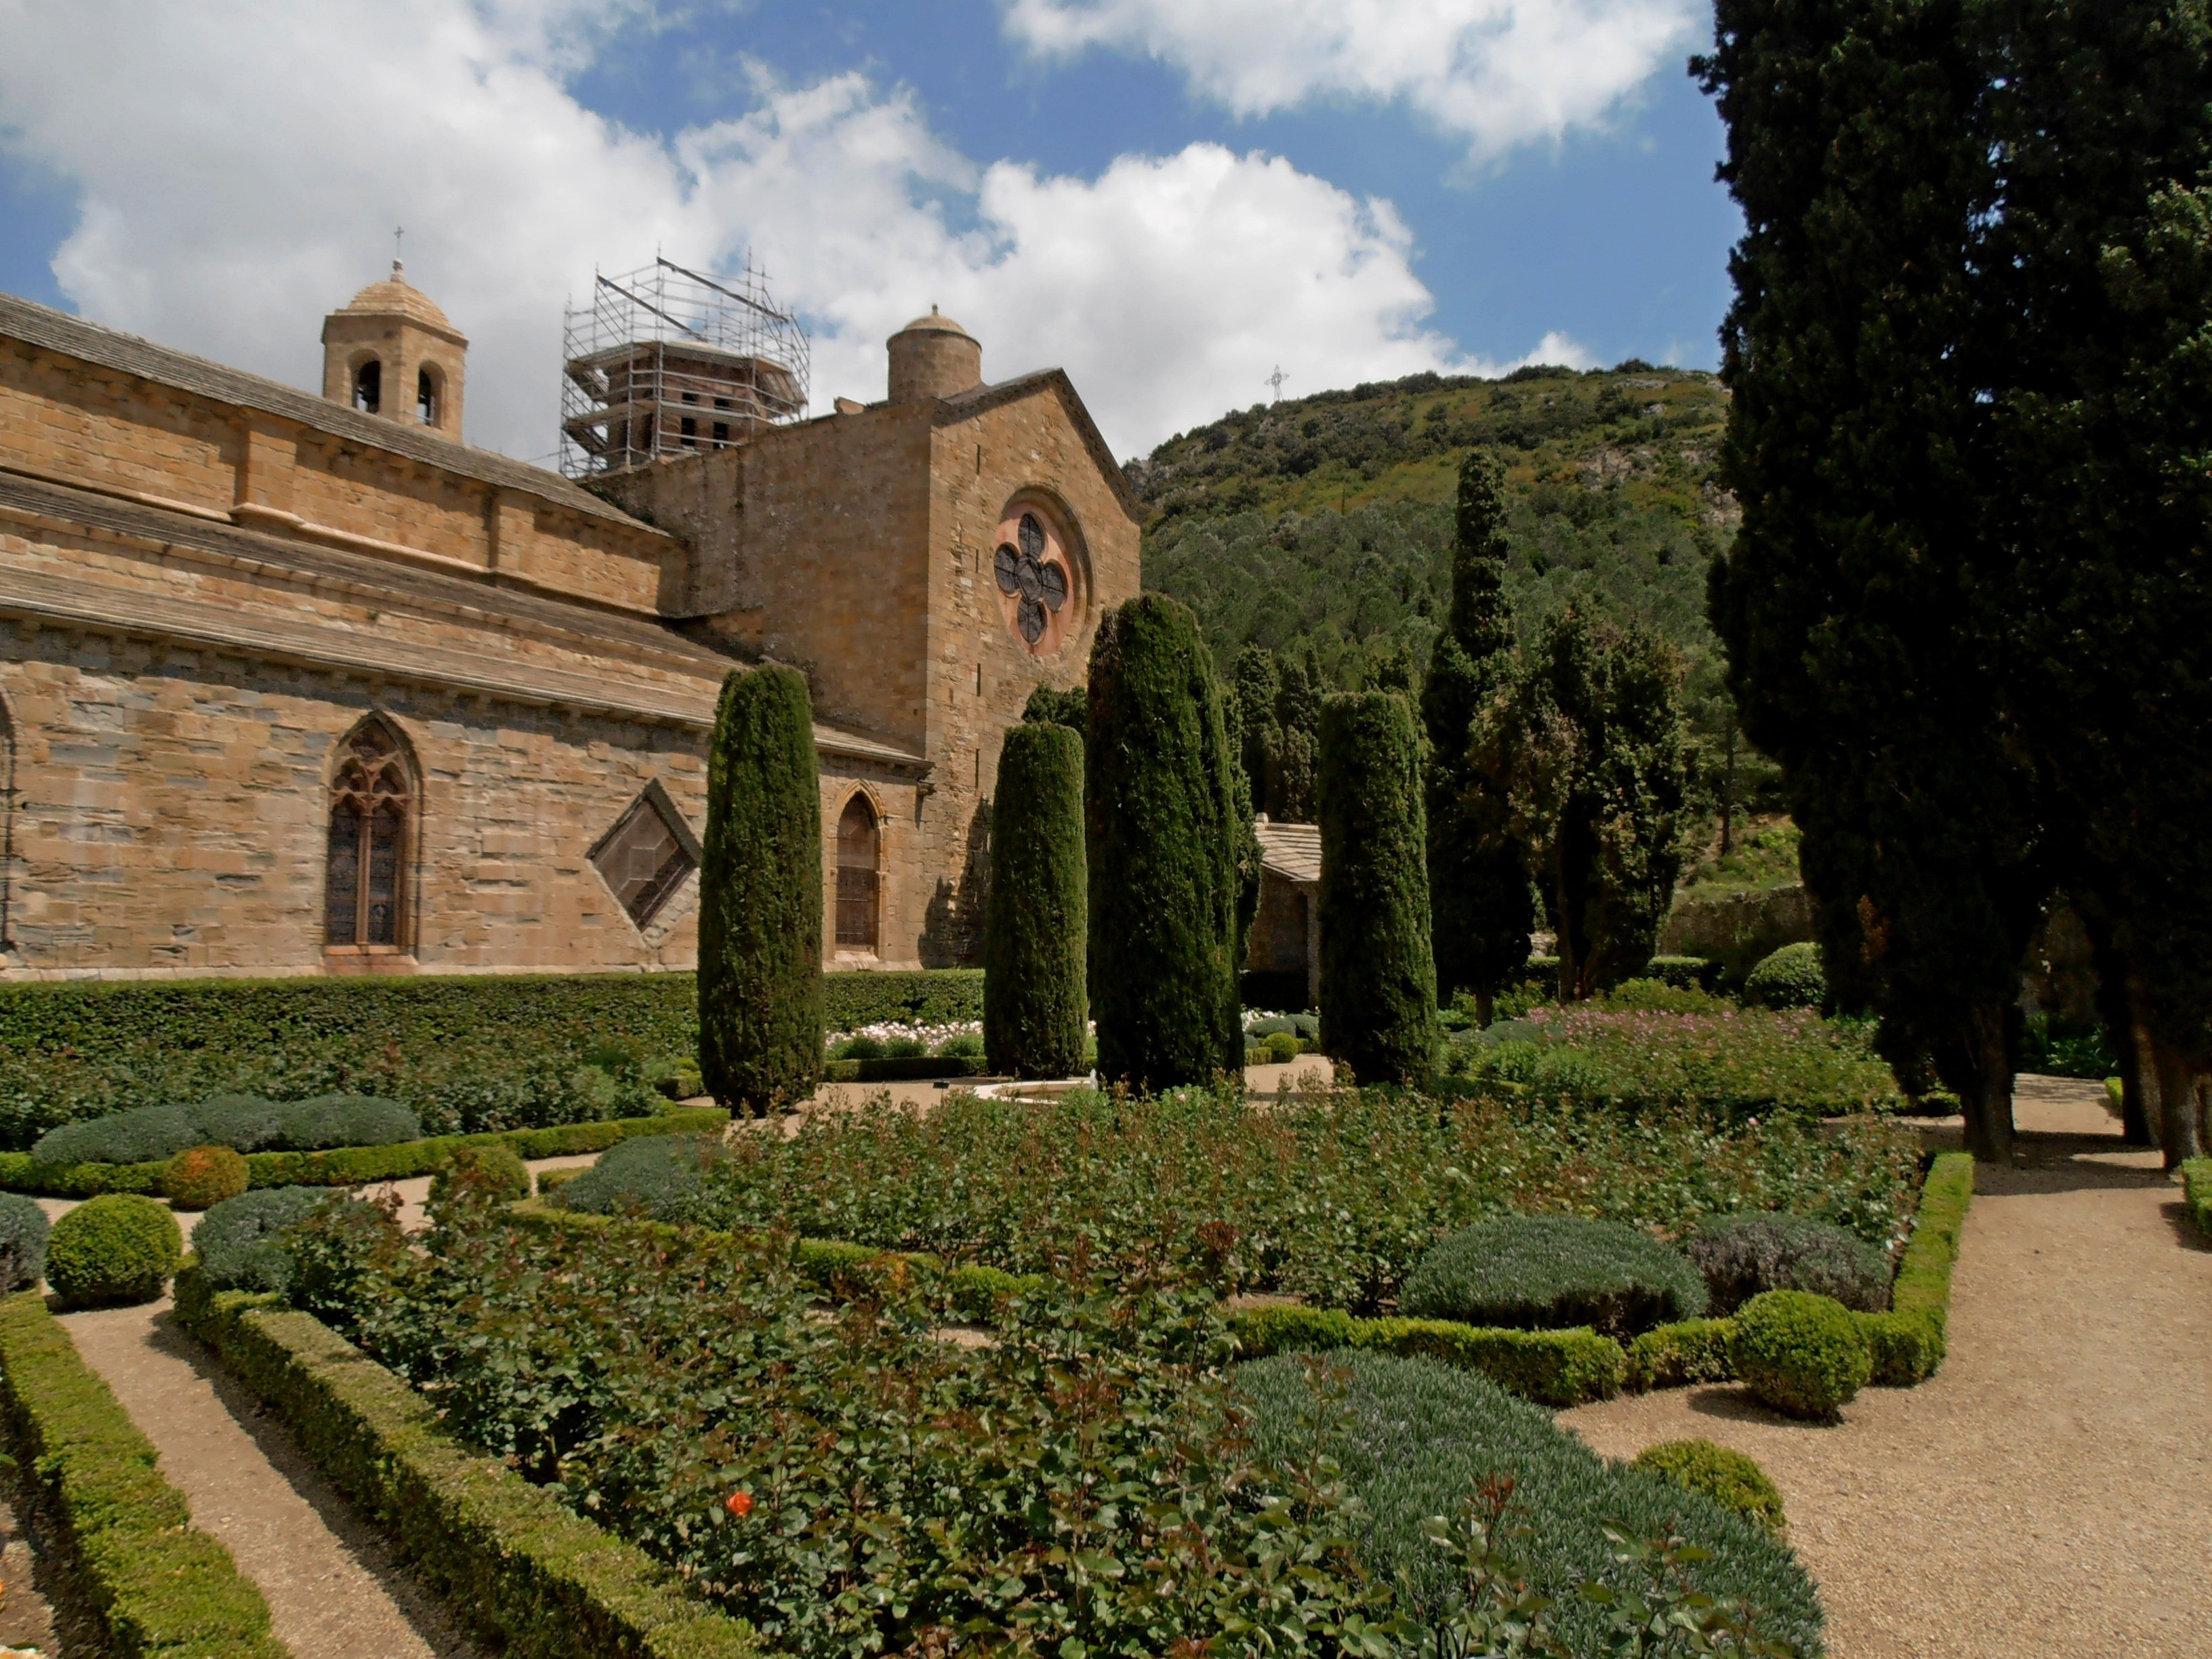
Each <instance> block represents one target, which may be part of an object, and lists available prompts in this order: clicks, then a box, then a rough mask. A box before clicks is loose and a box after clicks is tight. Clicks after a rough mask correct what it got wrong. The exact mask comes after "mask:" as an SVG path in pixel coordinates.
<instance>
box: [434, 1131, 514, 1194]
mask: <svg viewBox="0 0 2212 1659" xmlns="http://www.w3.org/2000/svg"><path fill="white" fill-rule="evenodd" d="M464 1191H468V1192H473V1193H477V1194H482V1195H483V1196H484V1197H485V1198H487V1199H490V1200H513V1199H518V1198H527V1197H529V1196H530V1170H529V1166H528V1165H526V1164H524V1163H523V1161H522V1159H521V1158H520V1155H518V1154H517V1153H516V1152H515V1150H514V1148H513V1147H512V1146H508V1145H507V1144H506V1143H505V1142H504V1141H497V1140H495V1141H492V1142H489V1144H486V1145H483V1146H456V1147H455V1148H454V1149H453V1156H452V1157H451V1158H447V1160H446V1166H445V1168H443V1169H442V1170H439V1171H438V1173H437V1174H436V1175H435V1176H431V1177H430V1199H429V1201H430V1202H431V1203H432V1204H450V1203H452V1202H453V1200H454V1199H455V1198H456V1197H457V1196H458V1195H459V1194H461V1193H462V1192H464Z"/></svg>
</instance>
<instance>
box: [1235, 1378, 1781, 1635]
mask: <svg viewBox="0 0 2212 1659" xmlns="http://www.w3.org/2000/svg"><path fill="white" fill-rule="evenodd" d="M1236 1379H1237V1388H1238V1389H1239V1390H1240V1391H1241V1392H1242V1393H1243V1395H1245V1397H1246V1398H1247V1399H1248V1400H1249V1401H1250V1402H1251V1404H1252V1407H1253V1412H1254V1416H1255V1422H1254V1425H1253V1429H1252V1434H1253V1439H1254V1443H1255V1445H1256V1447H1257V1448H1258V1449H1259V1451H1260V1452H1261V1455H1263V1456H1265V1457H1268V1458H1273V1459H1281V1460H1284V1461H1289V1460H1291V1459H1295V1458H1302V1457H1306V1456H1310V1455H1311V1453H1312V1449H1313V1448H1314V1444H1315V1442H1316V1437H1319V1438H1320V1440H1321V1442H1322V1449H1323V1450H1325V1451H1326V1452H1327V1453H1328V1455H1330V1456H1331V1457H1332V1458H1333V1459H1334V1461H1335V1462H1336V1464H1337V1466H1338V1468H1339V1469H1340V1471H1341V1473H1342V1478H1343V1480H1344V1481H1345V1483H1346V1486H1347V1487H1348V1488H1349V1492H1350V1495H1351V1496H1352V1498H1356V1499H1358V1510H1355V1511H1354V1512H1353V1514H1352V1516H1351V1517H1350V1519H1351V1524H1352V1528H1353V1535H1354V1538H1355V1541H1356V1542H1357V1543H1358V1549H1359V1555H1360V1559H1361V1560H1362V1562H1363V1564H1364V1566H1365V1567H1366V1570H1367V1571H1368V1572H1369V1573H1370V1574H1371V1575H1372V1576H1373V1577H1376V1578H1377V1579H1380V1580H1382V1581H1383V1582H1384V1583H1392V1582H1394V1581H1395V1582H1396V1583H1398V1584H1399V1586H1400V1587H1401V1596H1402V1597H1403V1600H1402V1601H1401V1610H1402V1611H1404V1612H1407V1613H1410V1614H1412V1615H1413V1617H1414V1618H1416V1619H1425V1620H1437V1619H1440V1618H1441V1615H1442V1613H1443V1611H1444V1609H1445V1608H1446V1607H1449V1605H1450V1603H1451V1601H1452V1600H1453V1599H1454V1597H1455V1595H1458V1594H1460V1593H1462V1592H1463V1590H1464V1588H1465V1579H1464V1568H1463V1565H1462V1562H1461V1561H1460V1560H1459V1559H1457V1558H1456V1557H1455V1556H1454V1555H1453V1554H1451V1553H1447V1552H1444V1551H1442V1550H1439V1549H1437V1547H1436V1546H1435V1544H1434V1543H1432V1542H1431V1539H1430V1534H1429V1532H1428V1529H1427V1528H1426V1527H1425V1524H1424V1523H1425V1522H1428V1521H1429V1520H1430V1518H1431V1517H1432V1516H1441V1517H1444V1518H1445V1519H1447V1520H1449V1519H1450V1518H1452V1517H1455V1516H1459V1515H1461V1514H1462V1512H1463V1508H1464V1506H1465V1504H1467V1502H1468V1498H1469V1497H1470V1495H1471V1494H1474V1493H1475V1492H1479V1491H1480V1490H1481V1488H1482V1487H1483V1486H1484V1484H1485V1482H1486V1480H1491V1479H1492V1478H1493V1477H1503V1478H1504V1479H1505V1480H1510V1482H1511V1483H1512V1486H1511V1493H1510V1504H1509V1506H1508V1510H1507V1513H1506V1515H1505V1516H1504V1522H1505V1524H1506V1525H1507V1527H1509V1528H1510V1527H1512V1526H1514V1525H1516V1523H1517V1524H1518V1525H1520V1526H1522V1527H1526V1528H1528V1534H1527V1535H1526V1536H1525V1537H1523V1538H1522V1539H1521V1540H1519V1541H1517V1542H1516V1548H1517V1549H1518V1550H1520V1551H1521V1552H1522V1556H1523V1561H1522V1565H1523V1566H1524V1567H1525V1569H1526V1571H1527V1577H1528V1586H1529V1588H1530V1589H1533V1590H1534V1592H1536V1594H1538V1595H1541V1596H1543V1597H1545V1598H1546V1599H1547V1600H1548V1601H1552V1602H1553V1604H1554V1605H1553V1611H1552V1613H1551V1615H1550V1616H1551V1618H1552V1619H1553V1621H1554V1624H1555V1634H1556V1635H1557V1637H1558V1638H1559V1640H1560V1642H1561V1643H1562V1644H1563V1646H1564V1649H1565V1651H1567V1652H1570V1653H1574V1654H1600V1653H1613V1652H1618V1651H1634V1650H1633V1649H1629V1650H1622V1649H1620V1648H1618V1647H1616V1646H1615V1645H1614V1639H1613V1625H1612V1617H1611V1613H1610V1612H1609V1611H1608V1610H1607V1608H1606V1607H1603V1606H1601V1605H1600V1604H1598V1603H1596V1602H1594V1601H1591V1600H1589V1598H1587V1597H1585V1596H1583V1595H1581V1594H1580V1587H1581V1586H1582V1585H1583V1584H1585V1583H1600V1584H1604V1585H1607V1586H1609V1587H1612V1588H1613V1589H1616V1590H1626V1589H1638V1588H1641V1586H1640V1585H1639V1584H1638V1581H1637V1580H1636V1578H1635V1577H1633V1575H1634V1573H1635V1571H1636V1568H1635V1566H1634V1565H1633V1564H1632V1563H1631V1562H1627V1561H1624V1560H1623V1559H1621V1555H1622V1552H1621V1550H1620V1547H1619V1546H1618V1545H1617V1544H1616V1543H1615V1542H1614V1541H1613V1539H1611V1538H1610V1537H1608V1536H1607V1531H1606V1528H1607V1526H1608V1525H1613V1526H1619V1527H1620V1528H1624V1529H1625V1530H1626V1531H1627V1532H1628V1533H1630V1534H1631V1535H1632V1536H1636V1537H1644V1536H1648V1535H1650V1534H1655V1533H1660V1532H1664V1531H1668V1530H1670V1529H1671V1530H1672V1531H1674V1532H1675V1533H1677V1534H1680V1536H1681V1537H1682V1538H1684V1539H1685V1540H1686V1541H1688V1542H1689V1543H1690V1544H1691V1545H1692V1546H1694V1547H1697V1548H1699V1549H1701V1550H1704V1551H1707V1552H1710V1559H1705V1560H1700V1561H1696V1562H1693V1563H1692V1564H1689V1565H1688V1566H1687V1568H1686V1571H1687V1573H1688V1576H1689V1577H1690V1579H1691V1582H1692V1583H1693V1584H1694V1585H1695V1586H1696V1587H1697V1588H1698V1589H1701V1590H1704V1591H1705V1592H1707V1593H1709V1594H1711V1595H1717V1596H1735V1597H1740V1598H1741V1599H1743V1600H1745V1601H1749V1602H1751V1603H1753V1605H1755V1606H1757V1607H1759V1608H1761V1609H1763V1613H1764V1616H1763V1619H1762V1621H1761V1624H1760V1629H1761V1631H1762V1632H1764V1633H1765V1634H1766V1635H1767V1636H1769V1637H1773V1638H1780V1639H1783V1640H1785V1641H1789V1642H1791V1643H1794V1644H1797V1645H1798V1647H1799V1648H1800V1649H1801V1650H1806V1651H1811V1650H1814V1649H1815V1648H1816V1647H1817V1644H1818V1642H1819V1638H1820V1624H1821V1613H1820V1602H1819V1601H1818V1599H1817V1597H1816V1596H1815V1595H1814V1589H1813V1586H1812V1583H1811V1582H1810V1581H1809V1580H1808V1578H1807V1577H1806V1575H1805V1571H1804V1569H1803V1568H1802V1567H1801V1566H1800V1565H1798V1563H1797V1561H1796V1558H1795V1557H1794V1556H1792V1555H1791V1554H1790V1552H1789V1550H1788V1549H1787V1548H1785V1547H1784V1546H1783V1545H1781V1544H1780V1543H1778V1541H1776V1540H1775V1538H1774V1537H1773V1535H1772V1534H1771V1533H1769V1532H1768V1531H1767V1530H1766V1528H1764V1527H1762V1526H1760V1525H1759V1524H1758V1523H1757V1522H1753V1521H1752V1520H1749V1519H1747V1517H1746V1516H1741V1515H1739V1514H1735V1513H1734V1512H1732V1511H1730V1510H1727V1509H1724V1508H1723V1507H1722V1506H1721V1505H1720V1504H1716V1503H1714V1502H1713V1501H1712V1500H1711V1498H1707V1497H1705V1495H1704V1494H1702V1493H1699V1492H1686V1491H1684V1490H1683V1489H1682V1488H1681V1487H1680V1486H1677V1485H1675V1484H1674V1483H1673V1482H1672V1481H1670V1480H1665V1479H1663V1478H1662V1477H1660V1476H1657V1475H1654V1474H1645V1473H1644V1472H1642V1471H1640V1470H1636V1469H1632V1468H1628V1467H1626V1465H1623V1464H1608V1463H1607V1462H1605V1461H1604V1460H1603V1459H1601V1458H1600V1457H1599V1456H1598V1455H1596V1454H1595V1453H1594V1452H1592V1451H1591V1450H1590V1449H1589V1448H1588V1447H1587V1446H1585V1445H1584V1444H1583V1443H1582V1441H1581V1440H1580V1439H1578V1438H1577V1437H1575V1436H1574V1435H1572V1434H1570V1433H1568V1432H1567V1431H1565V1430H1564V1429H1561V1428H1559V1426H1558V1425H1556V1424H1554V1423H1553V1420H1552V1416H1551V1413H1549V1412H1547V1411H1545V1410H1542V1409H1541V1408H1540V1407H1535V1406H1532V1405H1529V1404H1528V1403H1526V1402H1524V1401H1519V1400H1516V1399H1514V1398H1512V1397H1511V1396H1510V1395H1507V1394H1506V1393H1505V1392H1504V1390H1502V1389H1499V1388H1498V1386H1497V1385H1496V1384H1495V1383H1492V1382H1491V1381H1490V1379H1489V1378H1487V1377H1486V1376H1480V1375H1479V1374H1477V1373H1475V1372H1473V1371H1468V1370H1457V1369H1455V1368H1452V1367H1449V1366H1445V1365H1442V1364H1437V1363H1435V1362H1433V1361H1430V1360H1425V1359H1406V1358H1397V1357H1395V1356H1392V1355H1388V1354H1378V1353H1360V1352H1350V1353H1334V1354H1328V1355H1326V1356H1323V1357H1322V1358H1321V1359H1319V1360H1316V1359H1313V1358H1309V1357H1308V1356H1305V1355H1301V1354H1284V1355H1280V1356H1278V1357H1276V1358H1272V1359H1263V1360H1259V1361H1256V1362H1255V1363H1252V1364H1245V1365H1241V1366H1239V1367H1238V1368H1237V1371H1236ZM1647 1651H1658V1650H1656V1649H1655V1650H1647Z"/></svg>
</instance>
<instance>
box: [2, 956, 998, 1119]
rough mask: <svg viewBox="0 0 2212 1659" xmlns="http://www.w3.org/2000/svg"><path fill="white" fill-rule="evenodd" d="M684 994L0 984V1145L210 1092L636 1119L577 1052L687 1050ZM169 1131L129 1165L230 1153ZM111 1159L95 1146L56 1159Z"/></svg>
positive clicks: (422, 1115) (329, 984)
mask: <svg viewBox="0 0 2212 1659" xmlns="http://www.w3.org/2000/svg"><path fill="white" fill-rule="evenodd" d="M840 977H842V978H848V979H854V980H858V979H863V978H871V979H873V978H881V979H884V980H893V979H902V978H908V977H910V978H913V979H921V978H923V977H924V976H923V975H911V976H907V975H857V974H856V975H841V976H840ZM932 977H944V976H932ZM952 977H965V978H969V979H972V980H973V981H975V987H976V988H975V992H974V993H973V994H972V996H971V1001H973V1002H980V998H981V978H982V976H981V975H980V974H975V975H966V976H952ZM696 1000H697V997H696V988H695V985H694V981H693V979H692V976H691V975H689V974H665V975H664V974H571V975H542V976H541V975H515V976H508V975H467V976H459V977H447V978H441V977H438V976H435V975H424V976H419V977H417V976H409V977H404V978H398V977H394V978H385V977H376V978H364V979H353V978H339V979H283V980H234V979H218V980H178V981H136V982H89V983H87V982H58V983H51V984H40V983H29V984H20V985H8V986H0V1144H4V1145H6V1146H16V1147H21V1146H29V1145H31V1144H32V1143H33V1141H35V1140H37V1139H39V1138H40V1134H41V1133H43V1132H44V1131H46V1130H48V1129H51V1128H53V1127H57V1126H59V1125H62V1124H64V1123H73V1122H75V1121H78V1120H81V1119H104V1118H110V1117H112V1116H113V1115H115V1114H117V1113H119V1112H125V1111H133V1110H137V1109H142V1108H148V1107H161V1106H167V1105H169V1104H171V1103H175V1102H179V1101H201V1100H206V1099H209V1098H210V1097H216V1096H222V1095H244V1096H252V1097H270V1098H276V1099H281V1100H283V1101H285V1102H287V1103H289V1105H288V1106H287V1107H285V1108H283V1109H291V1108H295V1107H299V1106H302V1105H304V1104H305V1103H306V1102H307V1101H308V1100H312V1099H317V1098H320V1099H322V1100H324V1101H325V1102H326V1103H327V1102H329V1101H331V1099H333V1098H334V1097H339V1096H368V1097H382V1098H385V1099H388V1100H396V1101H398V1102H400V1103H403V1104H404V1105H405V1107H406V1108H407V1109H409V1110H410V1111H412V1112H414V1113H415V1114H416V1116H417V1117H418V1118H419V1119H420V1120H421V1123H422V1128H424V1129H428V1131H430V1132H431V1133H436V1134H453V1133H479V1132H483V1131H489V1130H501V1129H509V1128H526V1127H534V1126H539V1125H545V1124H558V1123H570V1122H576V1121H590V1120H593V1119H598V1118H604V1117H619V1116H623V1115H626V1114H635V1113H641V1112H646V1111H650V1110H651V1109H653V1107H654V1106H655V1105H656V1104H658V1099H657V1097H655V1096H654V1095H653V1092H652V1091H651V1090H650V1088H649V1087H648V1086H647V1085H645V1084H644V1083H642V1082H638V1081H634V1080H633V1081H624V1082H621V1083H620V1084H619V1085H618V1086H617V1090H616V1092H615V1095H614V1097H613V1098H612V1100H611V1102H610V1101H608V1100H607V1099H605V1098H604V1097H601V1096H600V1095H599V1093H598V1091H597V1090H596V1088H595V1089H593V1090H592V1091H580V1090H579V1086H578V1085H579V1073H580V1069H581V1067H582V1066H583V1063H584V1054H585V1051H586V1049H587V1048H592V1047H593V1046H595V1045H596V1044H597V1043H599V1042H605V1041H609V1040H614V1039H617V1038H618V1039H619V1040H621V1041H623V1042H626V1043H627V1044H629V1046H630V1047H631V1048H635V1050H636V1051H637V1052H640V1053H646V1054H670V1053H674V1054H684V1053H688V1052H693V1051H696V1048H697V1046H698V1025H697V1011H696ZM959 1017H960V1018H969V1019H972V1018H975V1014H974V1012H968V1013H966V1014H963V1015H961V1016H959ZM356 1132H357V1131H356V1130H352V1129H349V1130H348V1131H347V1133H356ZM101 1133H107V1132H105V1131H103V1132H101ZM175 1133H181V1134H185V1138H184V1139H173V1138H172V1139H170V1140H169V1141H168V1143H167V1144H166V1145H164V1146H161V1149H160V1150H159V1151H155V1152H146V1153H144V1154H143V1157H144V1158H147V1159H151V1158H167V1157H168V1156H169V1155H170V1154H171V1153H173V1152H181V1151H182V1150H184V1148H185V1147H186V1146H197V1145H200V1144H202V1143H204V1142H206V1141H210V1140H221V1141H225V1142H226V1144H229V1143H228V1137H227V1136H223V1135H213V1134H207V1133H201V1132H199V1131H198V1130H197V1129H195V1130H192V1131H191V1132H189V1133H187V1132H185V1131H182V1130H178V1131H176V1132H175ZM412 1133H420V1131H419V1130H417V1131H411V1132H410V1136H411V1134H412ZM308 1144H310V1145H330V1144H331V1142H329V1141H327V1140H323V1141H313V1142H310V1143H308ZM238 1150H240V1151H241V1152H246V1151H250V1150H252V1149H251V1148H250V1147H245V1146H240V1147H239V1149H238ZM137 1157H138V1155H137V1154H131V1155H130V1156H127V1157H122V1158H120V1160H119V1161H123V1162H131V1161H136V1160H137ZM79 1158H99V1159H101V1160H103V1161H112V1160H117V1159H118V1152H116V1151H115V1150H112V1149H111V1150H102V1149H100V1148H96V1147H95V1148H94V1149H91V1150H86V1151H82V1152H70V1153H69V1154H68V1155H67V1158H66V1159H64V1158H57V1160H56V1161H58V1162H59V1161H74V1160H76V1159H79Z"/></svg>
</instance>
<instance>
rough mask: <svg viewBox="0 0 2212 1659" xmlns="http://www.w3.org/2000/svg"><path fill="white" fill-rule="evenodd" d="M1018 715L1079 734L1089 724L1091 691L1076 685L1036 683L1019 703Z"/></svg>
mask: <svg viewBox="0 0 2212 1659" xmlns="http://www.w3.org/2000/svg"><path fill="white" fill-rule="evenodd" d="M1022 719H1023V720H1024V721H1027V722H1030V723H1033V724H1042V725H1046V726H1066V727H1067V728H1068V729H1069V730H1070V731H1072V732H1074V733H1075V735H1076V736H1077V737H1079V738H1080V737H1081V736H1082V735H1083V733H1084V732H1085V730H1086V729H1087V728H1088V727H1089V726H1090V724H1091V694H1090V693H1089V692H1088V691H1085V690H1084V689H1083V688H1082V687H1081V686H1079V685H1072V686H1069V687H1068V688H1067V689H1066V690H1061V689H1060V687H1058V686H1055V685H1040V686H1039V687H1037V689H1036V690H1034V691H1032V692H1030V700H1029V701H1028V702H1025V703H1024V704H1023V705H1022Z"/></svg>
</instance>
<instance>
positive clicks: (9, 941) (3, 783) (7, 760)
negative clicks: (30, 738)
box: [0, 697, 15, 951]
mask: <svg viewBox="0 0 2212 1659" xmlns="http://www.w3.org/2000/svg"><path fill="white" fill-rule="evenodd" d="M14 883H15V720H13V719H12V718H11V717H10V716H9V713H8V700H7V699H6V698H5V697H0V951H9V950H13V949H14V948H15V935H14V933H12V932H11V931H10V930H9V921H10V920H11V918H12V917H13V916H14V915H15V907H14V905H13V904H12V903H11V902H10V901H11V900H12V899H13V898H14V897H15V893H14V891H13V888H14Z"/></svg>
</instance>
